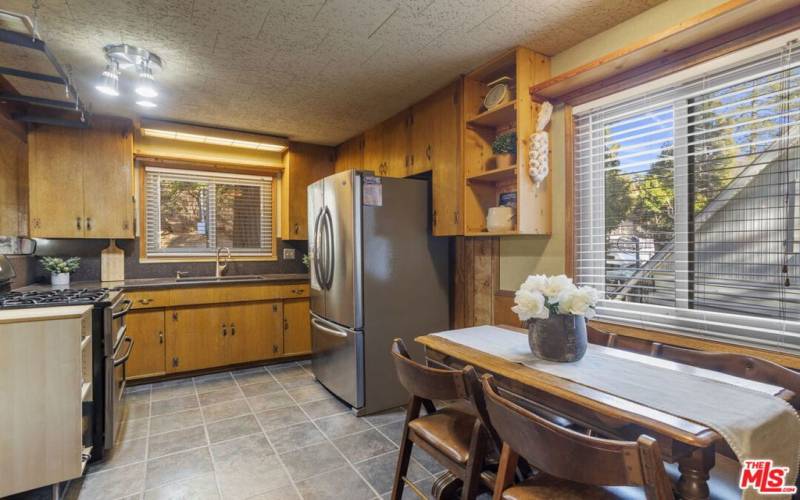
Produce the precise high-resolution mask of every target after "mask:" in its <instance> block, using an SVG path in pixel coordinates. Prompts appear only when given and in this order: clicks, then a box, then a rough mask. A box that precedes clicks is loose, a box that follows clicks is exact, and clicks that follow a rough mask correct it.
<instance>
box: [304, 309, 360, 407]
mask: <svg viewBox="0 0 800 500" xmlns="http://www.w3.org/2000/svg"><path fill="white" fill-rule="evenodd" d="M311 349H312V352H313V354H312V358H311V366H312V368H313V370H314V375H315V376H316V377H317V380H318V381H319V382H320V383H321V384H322V385H324V386H325V387H327V388H328V390H330V391H331V392H333V393H334V394H336V395H337V396H339V397H340V398H341V399H343V400H345V401H346V402H347V403H349V404H350V405H351V406H353V407H354V408H360V407H362V406H364V334H363V333H362V332H359V331H354V330H347V329H344V328H342V327H340V326H338V325H336V324H333V323H331V322H329V321H325V320H324V319H322V318H320V317H318V316H315V315H313V314H312V315H311Z"/></svg>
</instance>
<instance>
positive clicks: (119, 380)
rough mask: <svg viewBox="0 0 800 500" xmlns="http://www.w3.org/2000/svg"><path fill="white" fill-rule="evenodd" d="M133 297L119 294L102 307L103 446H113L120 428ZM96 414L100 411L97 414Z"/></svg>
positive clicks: (128, 355)
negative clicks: (127, 323)
mask: <svg viewBox="0 0 800 500" xmlns="http://www.w3.org/2000/svg"><path fill="white" fill-rule="evenodd" d="M132 304H133V303H132V301H131V300H130V299H128V298H126V297H125V296H124V295H123V294H119V296H118V297H116V299H115V300H114V301H113V302H112V303H111V305H110V306H109V307H107V308H106V309H105V311H104V316H105V318H104V320H105V321H104V325H105V328H104V332H103V337H104V350H103V353H104V360H103V366H104V374H103V376H104V378H105V384H104V385H105V391H104V400H105V408H104V411H103V416H102V418H103V422H104V426H103V427H104V433H103V434H104V435H103V444H104V448H105V449H110V448H112V447H113V446H114V440H115V439H116V437H117V433H118V432H119V426H120V424H121V423H122V417H123V409H124V406H125V405H124V399H123V398H124V396H125V383H126V378H127V377H126V372H125V369H126V364H127V362H128V358H130V355H131V351H132V349H133V339H132V338H131V337H129V336H128V335H127V334H126V332H127V330H128V326H127V325H126V324H125V316H126V315H127V314H128V311H130V309H131V306H132ZM97 416H98V417H99V416H100V415H97Z"/></svg>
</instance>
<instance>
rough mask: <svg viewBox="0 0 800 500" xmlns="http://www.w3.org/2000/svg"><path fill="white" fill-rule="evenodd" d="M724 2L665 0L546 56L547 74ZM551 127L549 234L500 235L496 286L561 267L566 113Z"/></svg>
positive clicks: (516, 283)
mask: <svg viewBox="0 0 800 500" xmlns="http://www.w3.org/2000/svg"><path fill="white" fill-rule="evenodd" d="M723 2H724V0H700V1H698V0H667V1H666V2H664V3H662V4H659V5H657V6H656V7H653V8H652V9H650V10H647V11H645V12H643V13H642V14H639V15H638V16H636V17H633V18H631V19H629V20H627V21H625V22H624V23H621V24H619V25H617V26H615V27H613V28H611V29H609V30H606V31H604V32H602V33H600V34H598V35H595V36H594V37H592V38H589V39H588V40H585V41H583V42H581V43H580V44H578V45H575V46H574V47H572V48H569V49H567V50H565V51H563V52H560V53H559V54H556V55H555V56H553V57H552V58H551V60H550V70H551V74H552V75H554V76H555V75H558V74H560V73H563V72H565V71H568V70H570V69H572V68H575V67H577V66H580V65H581V64H585V63H587V62H589V61H592V60H594V59H596V58H598V57H600V56H602V55H604V54H607V53H609V52H611V51H614V50H617V49H620V48H622V47H624V46H625V45H627V44H629V43H632V42H634V41H636V40H639V39H642V38H644V37H646V36H648V35H651V34H653V33H656V32H658V31H662V30H664V29H666V28H669V27H670V26H674V25H675V24H677V23H679V22H681V21H684V20H686V19H688V18H690V17H692V16H695V15H697V14H699V13H701V12H703V11H706V10H708V9H710V8H713V7H714V6H716V5H718V4H721V3H723ZM534 48H535V47H534ZM550 127H551V128H550V148H551V150H552V165H551V174H550V175H551V180H552V182H553V235H552V236H550V237H549V238H548V237H539V236H526V237H511V238H501V240H500V288H501V289H504V290H513V289H515V288H517V287H518V286H519V284H520V283H521V282H522V281H523V280H524V279H525V277H526V276H527V275H529V274H539V273H544V274H560V273H563V272H564V236H565V232H564V222H565V221H564V210H565V208H564V194H565V190H564V114H563V112H562V110H561V109H560V108H557V109H556V110H555V112H554V113H553V121H552V124H551V125H550Z"/></svg>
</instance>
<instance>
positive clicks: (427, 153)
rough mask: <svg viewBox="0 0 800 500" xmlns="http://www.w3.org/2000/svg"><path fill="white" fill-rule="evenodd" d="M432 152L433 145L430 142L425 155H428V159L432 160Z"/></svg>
mask: <svg viewBox="0 0 800 500" xmlns="http://www.w3.org/2000/svg"><path fill="white" fill-rule="evenodd" d="M431 153H432V149H431V145H430V144H428V147H427V148H425V156H427V157H428V160H430V159H431V156H432V154H431Z"/></svg>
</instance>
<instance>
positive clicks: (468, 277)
mask: <svg viewBox="0 0 800 500" xmlns="http://www.w3.org/2000/svg"><path fill="white" fill-rule="evenodd" d="M455 259H456V266H455V267H456V269H455V272H454V278H453V284H454V293H453V301H454V306H453V312H454V320H453V323H454V327H455V328H463V327H469V326H475V325H490V324H492V321H493V315H494V295H495V292H496V291H497V289H498V286H499V281H500V240H499V239H498V238H496V237H483V238H465V237H457V238H456V239H455Z"/></svg>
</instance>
